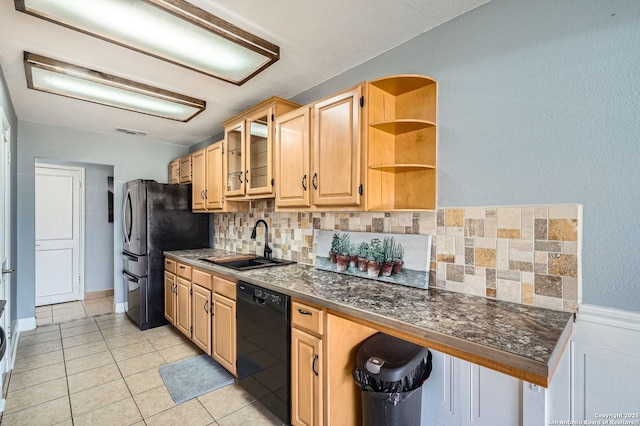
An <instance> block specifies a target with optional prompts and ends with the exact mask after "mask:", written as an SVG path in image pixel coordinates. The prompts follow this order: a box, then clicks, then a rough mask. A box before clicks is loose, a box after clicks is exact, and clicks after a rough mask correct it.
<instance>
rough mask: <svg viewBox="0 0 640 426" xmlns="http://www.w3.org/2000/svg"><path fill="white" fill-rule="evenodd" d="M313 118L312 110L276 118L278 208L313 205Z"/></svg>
mask: <svg viewBox="0 0 640 426" xmlns="http://www.w3.org/2000/svg"><path fill="white" fill-rule="evenodd" d="M310 118H311V113H310V110H309V108H308V107H304V108H299V109H297V110H294V111H291V112H288V113H287V114H284V115H282V116H281V117H278V118H277V119H276V143H275V157H276V167H275V180H276V206H278V207H309V206H310V205H311V190H310V186H311V156H310V149H311V147H310V143H309V142H310V141H309V131H310V127H309V126H310Z"/></svg>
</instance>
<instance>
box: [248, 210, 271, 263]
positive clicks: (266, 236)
mask: <svg viewBox="0 0 640 426" xmlns="http://www.w3.org/2000/svg"><path fill="white" fill-rule="evenodd" d="M261 223H264V254H263V256H264V257H266V258H267V259H271V253H272V250H271V247H269V225H267V222H265V221H264V220H263V219H258V220H257V221H256V224H255V225H253V231H251V239H252V240H255V239H256V228H257V227H258V225H260V224H261Z"/></svg>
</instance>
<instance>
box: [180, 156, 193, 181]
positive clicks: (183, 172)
mask: <svg viewBox="0 0 640 426" xmlns="http://www.w3.org/2000/svg"><path fill="white" fill-rule="evenodd" d="M190 182H191V155H185V156H184V157H182V158H180V183H190Z"/></svg>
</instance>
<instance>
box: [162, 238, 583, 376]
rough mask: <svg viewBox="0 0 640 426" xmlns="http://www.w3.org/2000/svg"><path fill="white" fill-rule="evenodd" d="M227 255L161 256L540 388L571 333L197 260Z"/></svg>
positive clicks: (551, 322) (445, 301) (415, 297)
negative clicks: (392, 333)
mask: <svg viewBox="0 0 640 426" xmlns="http://www.w3.org/2000/svg"><path fill="white" fill-rule="evenodd" d="M229 254H233V253H229V252H226V251H222V250H216V249H201V250H182V251H171V252H165V255H166V256H167V257H169V258H172V259H174V260H178V261H181V262H184V263H187V264H190V265H192V266H197V267H200V268H204V269H207V270H210V271H213V272H217V273H219V274H222V275H226V276H229V277H233V278H236V279H238V280H243V281H247V282H251V283H253V284H257V285H261V286H263V287H265V288H268V289H271V290H274V291H280V292H282V293H285V294H288V295H290V296H293V297H296V298H298V299H302V300H307V301H309V302H312V303H316V304H318V305H321V306H325V307H327V308H328V309H330V310H333V311H336V312H341V313H343V314H347V315H351V316H353V317H356V318H360V319H363V320H366V321H369V322H372V323H374V324H379V325H382V326H386V327H389V328H390V329H392V330H397V331H399V332H401V333H408V334H410V335H411V336H413V337H415V339H416V340H417V341H420V342H423V343H424V344H425V345H426V346H430V347H432V348H433V349H436V350H439V351H441V352H444V353H449V354H451V355H453V356H456V357H459V358H463V359H467V360H469V361H472V362H475V363H478V364H480V365H484V366H485V367H489V368H494V369H496V370H498V371H502V372H504V373H507V374H510V375H512V376H514V377H518V378H523V379H527V380H529V381H531V382H533V383H536V384H538V385H542V386H545V387H546V386H547V385H548V383H549V382H550V380H551V376H552V373H553V371H554V370H555V366H556V365H557V362H558V361H559V358H560V355H561V354H562V351H563V350H564V347H565V345H566V343H567V341H568V340H569V336H570V333H571V330H572V324H573V314H572V313H570V312H561V311H553V310H549V309H543V308H536V307H533V306H527V305H521V304H516V303H510V302H503V301H499V300H492V299H486V298H483V297H477V296H470V295H466V294H462V293H455V292H450V291H446V290H440V289H434V288H430V289H428V290H421V289H415V288H410V287H405V286H399V285H392V284H388V283H384V282H379V281H374V280H369V279H364V278H358V277H353V276H349V275H342V274H337V273H332V272H328V271H322V270H317V269H315V268H313V267H311V266H307V265H302V264H292V265H288V266H277V267H269V268H263V269H254V270H250V271H236V270H233V269H230V268H226V267H223V266H218V265H215V264H212V263H209V262H205V261H201V260H200V258H203V257H219V256H227V255H229Z"/></svg>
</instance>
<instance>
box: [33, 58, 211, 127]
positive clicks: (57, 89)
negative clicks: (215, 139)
mask: <svg viewBox="0 0 640 426" xmlns="http://www.w3.org/2000/svg"><path fill="white" fill-rule="evenodd" d="M24 67H25V73H26V76H27V87H29V88H30V89H35V90H40V91H42V92H48V93H53V94H56V95H61V96H67V97H69V98H74V99H80V100H83V101H89V102H93V103H97V104H101V105H107V106H112V107H115V108H121V109H126V110H129V111H135V112H140V113H142V114H148V115H153V116H156V117H162V118H167V119H170V120H176V121H183V122H186V121H189V120H191V119H192V118H193V117H195V116H196V115H198V114H200V113H201V112H202V111H204V110H205V108H206V103H205V101H202V100H200V99H195V98H191V97H189V96H185V95H181V94H179V93H173V92H169V91H168V90H164V89H159V88H157V87H153V86H149V85H146V84H142V83H138V82H135V81H131V80H127V79H124V78H120V77H116V76H114V75H110V74H106V73H103V72H98V71H94V70H90V69H88V68H83V67H79V66H77V65H73V64H69V63H67V62H62V61H58V60H55V59H51V58H47V57H45V56H41V55H36V54H34V53H29V52H24Z"/></svg>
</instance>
